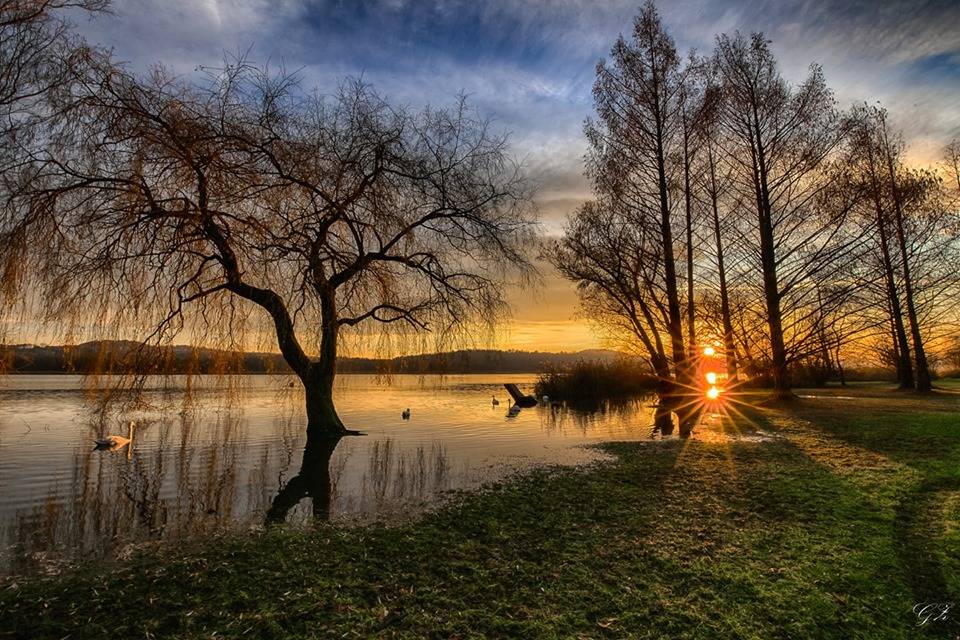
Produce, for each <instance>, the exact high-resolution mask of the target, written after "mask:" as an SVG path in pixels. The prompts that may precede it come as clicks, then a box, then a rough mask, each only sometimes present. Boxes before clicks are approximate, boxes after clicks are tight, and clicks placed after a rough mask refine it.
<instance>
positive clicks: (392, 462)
mask: <svg viewBox="0 0 960 640" xmlns="http://www.w3.org/2000/svg"><path fill="white" fill-rule="evenodd" d="M342 440H348V441H352V442H355V443H360V444H359V446H365V447H368V449H369V450H368V455H367V461H366V469H365V470H364V472H363V474H362V476H361V477H360V478H359V479H357V478H356V475H359V474H358V473H357V472H359V471H360V469H359V468H356V467H353V468H352V470H353V471H354V472H355V473H353V474H349V477H348V476H347V474H346V473H345V471H346V470H347V469H348V466H349V462H350V454H351V453H352V451H350V450H345V451H342V452H341V455H339V456H337V457H336V458H335V457H334V452H335V451H336V450H337V447H338V445H340V443H341V441H342ZM344 480H351V481H352V482H351V483H350V486H348V487H345V490H344V491H338V489H340V488H341V486H342V484H343V481H344ZM448 488H449V463H448V461H447V456H446V451H445V450H444V448H443V445H442V444H440V443H439V442H434V443H432V444H431V445H430V447H429V448H427V447H424V446H417V447H416V448H415V449H413V450H410V451H405V450H404V449H403V448H402V447H400V446H398V445H397V443H396V442H395V441H394V440H392V439H386V440H366V439H363V438H361V439H359V440H358V439H354V438H351V437H347V438H316V439H309V438H308V440H307V444H306V446H305V447H304V450H303V459H302V463H301V465H300V471H299V472H298V473H297V475H296V476H294V477H293V478H291V479H290V480H289V481H288V482H286V483H285V484H284V485H283V486H282V487H281V488H280V491H279V492H278V493H277V495H276V496H275V497H274V499H273V501H272V504H271V506H270V508H269V510H268V511H267V516H266V521H267V523H278V522H284V521H286V520H287V519H288V516H289V515H290V513H291V511H293V510H294V508H295V507H296V506H297V505H298V504H300V503H301V502H302V501H303V500H304V499H306V498H310V500H311V502H312V506H311V509H310V513H311V515H312V517H313V518H314V519H316V520H327V519H329V518H330V517H331V516H333V515H337V513H338V512H344V513H357V514H372V513H380V512H383V511H386V510H388V508H389V507H390V506H394V507H401V506H404V505H409V504H411V503H414V502H416V501H418V500H426V499H428V498H430V497H431V496H435V495H438V494H440V493H442V492H443V491H445V490H446V489H448Z"/></svg>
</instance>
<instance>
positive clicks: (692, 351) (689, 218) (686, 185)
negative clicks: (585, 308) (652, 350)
mask: <svg viewBox="0 0 960 640" xmlns="http://www.w3.org/2000/svg"><path fill="white" fill-rule="evenodd" d="M686 117H687V116H686V114H684V116H683V118H684V122H683V195H684V200H685V208H686V227H687V228H686V232H687V238H686V240H687V339H688V345H689V347H688V352H687V360H688V362H690V363H692V362H696V359H697V356H698V353H697V352H698V349H697V335H696V309H695V307H694V301H693V212H692V207H691V203H690V200H691V198H692V196H693V194H692V192H691V189H690V144H689V132H688V130H687V126H688V125H687V122H686ZM688 376H689V377H690V378H692V377H693V375H692V372H688Z"/></svg>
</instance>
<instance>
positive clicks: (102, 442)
mask: <svg viewBox="0 0 960 640" xmlns="http://www.w3.org/2000/svg"><path fill="white" fill-rule="evenodd" d="M136 425H137V423H136V422H134V421H133V420H131V421H130V423H129V424H128V425H127V437H126V438H124V437H123V436H116V435H110V436H106V437H105V438H98V439H96V440H94V441H93V443H94V444H95V445H97V448H98V449H106V448H110V449H119V448H120V447H122V446H124V445H127V444H130V443H131V442H133V428H134V427H135V426H136Z"/></svg>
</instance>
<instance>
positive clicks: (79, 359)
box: [0, 340, 625, 374]
mask: <svg viewBox="0 0 960 640" xmlns="http://www.w3.org/2000/svg"><path fill="white" fill-rule="evenodd" d="M622 357H625V356H624V354H621V353H620V352H617V351H611V350H607V349H588V350H584V351H579V352H575V353H551V352H543V351H499V350H493V349H488V350H484V349H470V350H462V351H452V352H448V353H433V354H425V355H416V356H401V357H398V358H390V359H387V358H341V359H340V360H339V361H338V364H337V370H338V371H339V372H340V373H422V374H437V373H447V374H453V373H535V372H537V371H540V370H542V369H543V368H544V367H545V366H547V367H549V366H553V367H558V366H559V367H562V366H565V365H569V364H572V363H574V362H576V361H578V360H594V361H598V360H599V361H610V360H616V359H618V358H622ZM0 363H2V364H0V370H3V371H8V372H12V373H92V372H97V371H101V372H102V371H112V372H129V373H226V374H230V373H289V372H290V369H289V368H288V367H287V364H286V363H285V362H284V361H283V357H282V356H281V355H280V354H278V353H244V352H236V351H223V350H217V349H207V348H203V347H190V346H176V345H174V346H165V347H154V346H144V345H142V344H140V343H138V342H130V341H123V340H105V341H97V342H84V343H81V344H78V345H60V346H39V345H31V344H20V345H0Z"/></svg>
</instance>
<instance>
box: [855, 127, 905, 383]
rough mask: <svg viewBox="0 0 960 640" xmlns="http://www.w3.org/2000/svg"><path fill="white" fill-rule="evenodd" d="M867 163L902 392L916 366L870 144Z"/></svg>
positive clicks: (898, 379)
mask: <svg viewBox="0 0 960 640" xmlns="http://www.w3.org/2000/svg"><path fill="white" fill-rule="evenodd" d="M866 146H867V154H868V157H867V161H868V162H869V163H870V183H871V184H870V186H871V192H872V196H873V206H874V210H875V211H876V214H877V231H878V233H879V235H880V258H881V261H882V263H883V272H884V280H885V282H886V285H887V299H888V302H889V304H890V321H891V323H892V324H893V336H894V345H893V346H894V353H895V354H896V359H897V382H898V384H899V387H900V388H901V389H912V388H913V384H914V383H913V367H912V365H911V364H910V344H909V343H908V342H907V331H906V329H905V328H904V326H903V312H902V311H901V307H900V294H899V293H898V292H897V281H896V276H895V274H894V269H893V259H892V258H891V257H890V247H889V244H888V242H889V240H888V238H887V223H886V220H885V217H884V215H883V205H882V203H881V201H880V185H879V183H878V181H877V177H876V171H875V164H874V157H873V150H872V148H871V145H870V144H867V145H866Z"/></svg>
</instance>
